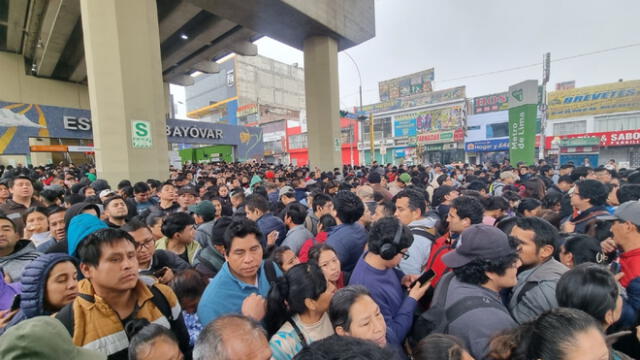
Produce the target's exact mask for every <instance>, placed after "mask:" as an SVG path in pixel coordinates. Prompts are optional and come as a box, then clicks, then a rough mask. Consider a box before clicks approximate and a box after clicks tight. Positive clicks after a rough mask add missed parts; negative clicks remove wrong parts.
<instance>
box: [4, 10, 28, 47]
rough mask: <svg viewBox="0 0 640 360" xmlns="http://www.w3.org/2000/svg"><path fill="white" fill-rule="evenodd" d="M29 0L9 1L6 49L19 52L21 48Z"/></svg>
mask: <svg viewBox="0 0 640 360" xmlns="http://www.w3.org/2000/svg"><path fill="white" fill-rule="evenodd" d="M28 9H29V0H13V1H9V18H8V24H7V26H8V29H7V50H9V51H13V52H20V50H21V48H22V35H23V34H24V31H25V20H26V19H27V10H28Z"/></svg>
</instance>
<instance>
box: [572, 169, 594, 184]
mask: <svg viewBox="0 0 640 360" xmlns="http://www.w3.org/2000/svg"><path fill="white" fill-rule="evenodd" d="M589 171H593V168H590V167H588V166H578V167H577V168H575V169H573V171H572V172H571V179H573V182H576V181H578V180H580V178H583V177H585V178H586V177H587V175H589Z"/></svg>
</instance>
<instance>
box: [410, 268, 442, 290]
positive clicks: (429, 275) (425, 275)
mask: <svg viewBox="0 0 640 360" xmlns="http://www.w3.org/2000/svg"><path fill="white" fill-rule="evenodd" d="M434 276H436V273H435V272H434V271H433V270H431V269H429V270H427V271H425V272H423V273H422V275H420V277H419V278H418V279H416V281H414V282H413V283H412V284H411V287H412V288H413V287H414V286H415V285H416V283H420V286H422V285H424V284H426V283H427V282H428V281H429V280H431V279H433V277H434Z"/></svg>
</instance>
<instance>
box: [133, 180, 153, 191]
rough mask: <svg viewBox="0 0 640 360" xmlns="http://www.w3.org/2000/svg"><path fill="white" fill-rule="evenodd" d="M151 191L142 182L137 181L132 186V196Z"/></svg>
mask: <svg viewBox="0 0 640 360" xmlns="http://www.w3.org/2000/svg"><path fill="white" fill-rule="evenodd" d="M150 190H151V189H150V188H149V185H147V183H145V182H142V181H138V182H137V183H135V184H134V185H133V193H134V194H139V193H144V192H148V191H150Z"/></svg>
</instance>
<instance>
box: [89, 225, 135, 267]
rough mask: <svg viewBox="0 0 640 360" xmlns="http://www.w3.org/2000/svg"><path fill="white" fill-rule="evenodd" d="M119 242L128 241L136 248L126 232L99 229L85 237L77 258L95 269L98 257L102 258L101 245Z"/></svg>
mask: <svg viewBox="0 0 640 360" xmlns="http://www.w3.org/2000/svg"><path fill="white" fill-rule="evenodd" d="M120 241H129V242H130V243H131V244H132V245H133V246H136V242H135V240H133V237H132V236H131V235H129V233H128V232H126V231H124V230H121V229H112V228H106V229H100V230H98V231H95V232H93V233H92V234H90V235H89V236H87V237H86V238H85V239H84V240H83V241H82V242H81V243H80V245H79V246H78V257H79V258H80V262H81V263H83V264H87V265H89V266H93V267H97V266H98V265H99V264H100V256H102V247H103V245H105V244H106V245H110V246H112V245H113V244H116V243H119V242H120Z"/></svg>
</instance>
